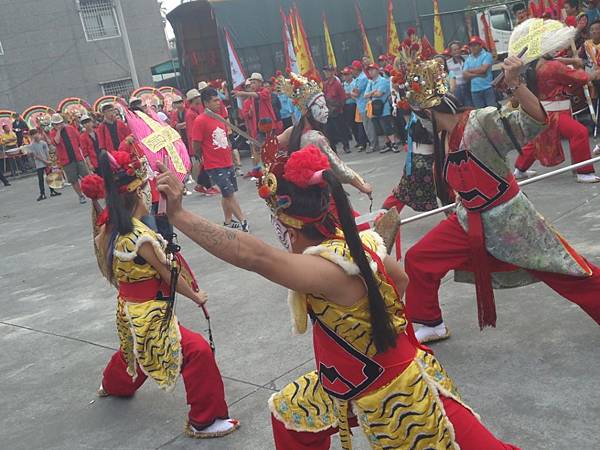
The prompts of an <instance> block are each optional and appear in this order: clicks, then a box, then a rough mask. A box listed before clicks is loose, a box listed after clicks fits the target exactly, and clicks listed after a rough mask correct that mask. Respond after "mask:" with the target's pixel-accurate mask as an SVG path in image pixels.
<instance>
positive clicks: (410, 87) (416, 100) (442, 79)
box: [392, 28, 448, 109]
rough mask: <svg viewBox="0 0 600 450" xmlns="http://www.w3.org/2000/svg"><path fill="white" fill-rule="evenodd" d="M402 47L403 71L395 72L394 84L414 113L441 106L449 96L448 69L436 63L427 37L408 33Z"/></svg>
mask: <svg viewBox="0 0 600 450" xmlns="http://www.w3.org/2000/svg"><path fill="white" fill-rule="evenodd" d="M406 34H407V37H406V39H404V40H403V41H402V43H401V45H400V49H399V50H400V56H399V59H400V61H399V64H398V65H399V66H400V70H396V71H394V72H392V82H393V83H394V84H397V85H398V86H399V88H400V89H401V90H403V91H404V92H405V93H406V100H408V103H409V104H410V106H411V107H412V108H413V109H427V108H431V107H433V106H437V105H439V104H440V103H441V101H442V98H443V96H444V95H445V94H447V93H448V85H447V80H446V73H445V71H444V67H443V66H442V65H441V64H439V63H438V62H437V61H435V60H432V59H430V58H432V57H433V56H435V54H436V52H435V50H434V49H433V48H432V46H431V44H430V43H429V40H427V38H426V37H423V38H419V37H418V36H417V31H416V30H415V29H414V28H409V29H408V30H407V33H406Z"/></svg>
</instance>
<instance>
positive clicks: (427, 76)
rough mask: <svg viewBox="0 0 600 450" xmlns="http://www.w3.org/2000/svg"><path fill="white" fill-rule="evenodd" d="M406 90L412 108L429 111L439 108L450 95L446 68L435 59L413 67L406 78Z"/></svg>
mask: <svg viewBox="0 0 600 450" xmlns="http://www.w3.org/2000/svg"><path fill="white" fill-rule="evenodd" d="M405 88H406V91H407V92H408V94H407V98H408V102H409V103H410V106H411V107H412V108H414V109H429V108H433V107H435V106H438V105H439V104H440V103H442V99H443V98H444V96H445V95H446V94H447V93H448V80H447V74H446V71H445V70H444V66H442V65H441V64H440V63H439V62H438V61H436V60H433V59H432V60H429V61H422V62H419V63H417V64H415V65H413V67H411V69H410V70H409V72H408V75H407V77H406V83H405Z"/></svg>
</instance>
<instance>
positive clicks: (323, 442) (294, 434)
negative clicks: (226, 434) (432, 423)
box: [271, 396, 519, 450]
mask: <svg viewBox="0 0 600 450" xmlns="http://www.w3.org/2000/svg"><path fill="white" fill-rule="evenodd" d="M440 398H441V400H442V403H443V404H444V409H445V411H446V415H447V416H448V418H449V419H450V422H452V425H453V426H454V432H455V436H456V442H457V443H458V445H460V448H461V450H483V449H485V450H519V448H518V447H514V446H512V445H510V444H505V443H504V442H502V441H500V440H498V439H497V438H496V437H494V435H493V434H492V433H491V432H490V431H489V430H488V429H487V428H486V427H485V426H484V425H483V424H482V423H481V422H480V421H479V420H478V419H477V417H475V416H474V415H473V413H472V412H471V411H469V410H468V409H467V408H465V407H464V406H463V405H461V404H460V403H458V402H457V401H455V400H453V399H451V398H448V397H444V396H440ZM271 423H272V425H273V436H274V438H275V448H276V449H277V450H327V449H329V447H330V445H331V436H332V435H334V434H336V433H337V432H338V429H337V428H330V429H328V430H325V431H321V432H318V433H310V432H299V431H291V430H288V429H287V428H285V426H284V424H283V423H281V422H280V421H279V420H277V419H275V417H273V416H271ZM350 425H351V426H352V427H355V426H357V425H358V424H357V422H356V418H354V419H350Z"/></svg>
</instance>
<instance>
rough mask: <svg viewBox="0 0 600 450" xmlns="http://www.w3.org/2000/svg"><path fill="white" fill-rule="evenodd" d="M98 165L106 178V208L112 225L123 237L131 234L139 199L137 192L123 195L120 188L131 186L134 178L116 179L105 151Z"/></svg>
mask: <svg viewBox="0 0 600 450" xmlns="http://www.w3.org/2000/svg"><path fill="white" fill-rule="evenodd" d="M98 164H99V167H100V171H101V173H102V177H103V178H104V187H105V190H106V207H107V208H108V214H109V217H110V224H111V225H112V227H113V229H114V230H115V231H117V232H118V233H119V234H121V235H124V234H127V233H131V232H132V231H133V222H132V217H133V210H134V208H135V205H136V204H137V201H138V199H137V196H136V194H135V192H127V193H125V194H121V193H120V192H119V186H123V185H127V184H129V183H130V182H131V181H133V179H134V178H133V177H130V176H129V175H117V176H116V177H115V176H114V175H113V173H112V171H111V167H110V160H109V157H108V153H107V152H106V151H105V150H103V151H102V153H100V158H99V159H98Z"/></svg>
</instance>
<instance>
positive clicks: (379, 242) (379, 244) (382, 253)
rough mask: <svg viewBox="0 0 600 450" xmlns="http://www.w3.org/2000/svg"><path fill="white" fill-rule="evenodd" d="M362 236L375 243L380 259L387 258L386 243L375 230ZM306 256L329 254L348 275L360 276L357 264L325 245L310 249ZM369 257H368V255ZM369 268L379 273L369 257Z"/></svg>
mask: <svg viewBox="0 0 600 450" xmlns="http://www.w3.org/2000/svg"><path fill="white" fill-rule="evenodd" d="M360 235H361V236H363V235H366V236H369V237H370V238H371V239H372V240H374V241H375V245H376V249H375V253H376V254H377V256H379V258H380V259H381V260H382V261H383V260H384V258H385V257H386V256H387V249H386V247H385V242H383V238H382V237H381V236H380V235H379V234H378V233H377V232H376V231H374V230H365V231H363V232H361V233H360ZM303 253H304V254H305V255H317V256H320V255H321V254H323V253H326V254H327V259H329V260H330V261H332V262H334V263H336V264H337V265H338V266H340V267H341V268H342V269H344V271H345V272H346V273H347V274H348V275H351V276H353V275H360V269H359V268H358V266H357V265H356V263H354V262H351V261H349V260H347V259H345V258H344V257H342V256H340V255H338V254H337V253H333V252H332V251H331V250H330V249H329V248H327V247H326V246H324V245H317V246H314V247H308V248H307V249H306V250H304V252H303ZM367 257H368V255H367ZM368 259H369V266H370V267H371V270H372V271H373V272H377V263H376V262H375V261H373V260H371V259H370V258H369V257H368Z"/></svg>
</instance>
